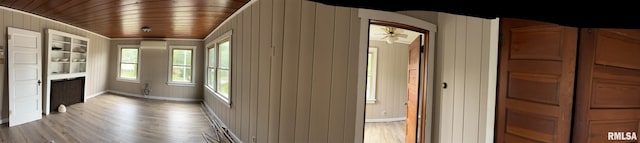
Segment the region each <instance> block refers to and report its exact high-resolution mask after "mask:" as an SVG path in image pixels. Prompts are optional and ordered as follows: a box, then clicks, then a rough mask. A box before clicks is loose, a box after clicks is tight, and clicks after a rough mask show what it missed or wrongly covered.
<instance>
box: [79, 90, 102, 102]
mask: <svg viewBox="0 0 640 143" xmlns="http://www.w3.org/2000/svg"><path fill="white" fill-rule="evenodd" d="M105 93H107V91H106V90H105V91H100V92H98V93H95V94H92V95H89V96H85V97H84V101H85V102H87V100H89V99H90V98H93V97H96V96H98V95H102V94H105Z"/></svg>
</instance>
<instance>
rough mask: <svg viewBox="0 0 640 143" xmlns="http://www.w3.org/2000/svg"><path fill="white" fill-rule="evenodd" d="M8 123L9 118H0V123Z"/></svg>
mask: <svg viewBox="0 0 640 143" xmlns="http://www.w3.org/2000/svg"><path fill="white" fill-rule="evenodd" d="M4 123H9V118H4V119H0V124H4Z"/></svg>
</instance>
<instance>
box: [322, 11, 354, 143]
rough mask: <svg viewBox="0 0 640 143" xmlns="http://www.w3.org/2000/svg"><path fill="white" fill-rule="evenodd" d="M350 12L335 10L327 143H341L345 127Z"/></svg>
mask: <svg viewBox="0 0 640 143" xmlns="http://www.w3.org/2000/svg"><path fill="white" fill-rule="evenodd" d="M350 12H351V11H350V10H349V8H345V7H336V9H335V20H334V21H335V24H334V25H335V27H334V29H333V30H334V34H333V36H332V37H333V41H334V42H333V51H332V52H333V54H332V57H333V59H331V61H332V68H331V69H332V71H331V78H332V79H331V97H330V102H329V103H330V105H329V131H328V132H329V135H328V137H327V138H328V139H329V140H328V142H342V141H343V139H344V132H345V130H344V125H345V120H344V118H345V114H344V111H345V106H346V105H345V97H346V96H347V95H346V93H347V71H346V69H348V67H347V64H348V62H347V60H348V59H349V32H350V31H349V26H350V24H349V23H350V22H351V21H350V20H349V18H350V16H351V14H350Z"/></svg>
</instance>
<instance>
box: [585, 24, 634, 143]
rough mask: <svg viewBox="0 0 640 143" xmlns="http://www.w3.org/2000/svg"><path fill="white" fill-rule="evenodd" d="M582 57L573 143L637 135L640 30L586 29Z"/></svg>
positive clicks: (604, 140) (594, 142)
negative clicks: (614, 134) (612, 136)
mask: <svg viewBox="0 0 640 143" xmlns="http://www.w3.org/2000/svg"><path fill="white" fill-rule="evenodd" d="M579 57H580V59H579V66H578V68H579V70H578V79H576V80H577V86H576V108H575V116H574V117H575V122H574V123H575V124H574V130H573V141H574V142H580V143H586V142H593V143H599V142H610V141H609V140H610V138H609V132H623V133H624V134H626V133H636V134H637V133H638V128H639V126H640V30H623V29H582V30H581V32H580V53H579ZM624 137H626V136H624ZM636 138H637V136H636ZM612 139H613V140H618V139H623V138H619V136H618V137H615V136H614V138H612ZM634 141H637V140H631V141H625V140H621V141H619V142H634Z"/></svg>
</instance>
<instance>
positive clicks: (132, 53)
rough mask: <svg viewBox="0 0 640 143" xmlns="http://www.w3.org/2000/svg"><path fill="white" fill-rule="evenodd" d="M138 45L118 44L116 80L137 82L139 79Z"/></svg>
mask: <svg viewBox="0 0 640 143" xmlns="http://www.w3.org/2000/svg"><path fill="white" fill-rule="evenodd" d="M139 50H140V46H138V45H119V46H118V80H120V81H130V82H139V80H140V70H139V69H140V51H139Z"/></svg>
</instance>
